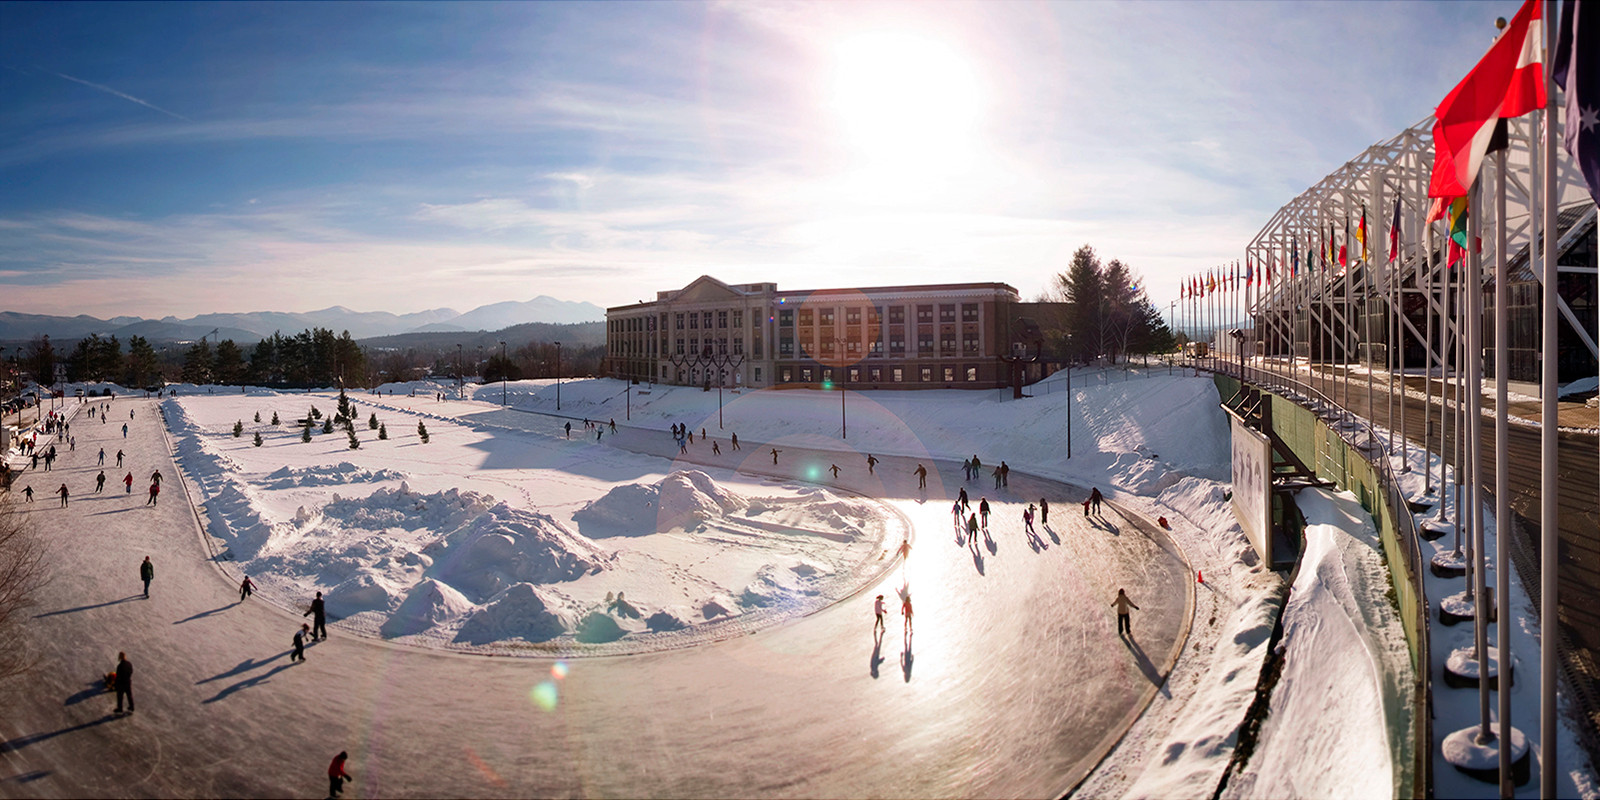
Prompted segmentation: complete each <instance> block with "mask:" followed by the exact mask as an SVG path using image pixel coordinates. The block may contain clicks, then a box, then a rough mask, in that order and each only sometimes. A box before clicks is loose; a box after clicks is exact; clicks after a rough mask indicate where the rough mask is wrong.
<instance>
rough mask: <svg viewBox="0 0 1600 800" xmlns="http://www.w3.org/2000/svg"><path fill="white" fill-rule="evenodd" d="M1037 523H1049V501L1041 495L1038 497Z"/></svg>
mask: <svg viewBox="0 0 1600 800" xmlns="http://www.w3.org/2000/svg"><path fill="white" fill-rule="evenodd" d="M1039 524H1040V525H1049V524H1050V501H1049V500H1046V499H1044V498H1043V497H1041V498H1039Z"/></svg>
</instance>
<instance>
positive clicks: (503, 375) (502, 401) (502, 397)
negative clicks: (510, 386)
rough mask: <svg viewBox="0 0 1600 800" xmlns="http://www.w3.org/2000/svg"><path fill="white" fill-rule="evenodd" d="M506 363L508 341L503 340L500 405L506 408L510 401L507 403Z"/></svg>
mask: <svg viewBox="0 0 1600 800" xmlns="http://www.w3.org/2000/svg"><path fill="white" fill-rule="evenodd" d="M506 363H507V362H506V343H505V342H501V343H500V406H501V407H502V408H504V407H505V406H506V405H508V403H506Z"/></svg>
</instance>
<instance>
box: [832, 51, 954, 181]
mask: <svg viewBox="0 0 1600 800" xmlns="http://www.w3.org/2000/svg"><path fill="white" fill-rule="evenodd" d="M829 88H830V91H829V98H830V103H829V105H830V106H831V110H832V111H833V112H834V113H835V114H836V115H837V117H838V122H839V124H840V126H841V128H842V131H843V133H844V137H845V140H846V142H847V143H848V144H849V146H850V147H851V149H852V150H854V151H855V152H856V154H857V155H858V156H859V157H860V158H861V159H862V160H863V162H864V163H863V166H865V167H868V168H870V169H874V170H880V171H887V172H889V173H905V174H907V175H908V176H909V174H912V173H920V174H928V172H932V173H939V174H948V173H949V172H950V171H951V170H952V169H959V168H961V167H963V166H964V165H966V164H968V163H970V159H971V156H972V148H973V147H974V146H975V144H976V141H975V140H976V138H977V129H978V124H979V122H980V118H981V112H982V103H981V95H980V92H979V86H978V80H977V78H976V76H975V75H974V72H973V69H972V65H971V63H970V61H969V60H968V59H967V58H966V57H964V56H963V55H962V54H961V53H960V52H959V51H957V50H956V49H955V48H954V47H951V46H950V45H949V44H946V43H944V42H941V41H937V40H934V39H929V38H925V37H922V36H917V35H914V34H910V33H900V32H877V33H864V34H858V35H855V36H852V37H850V38H847V39H843V40H841V41H840V42H838V44H837V45H835V47H834V51H833V70H832V74H831V86H830V87H829Z"/></svg>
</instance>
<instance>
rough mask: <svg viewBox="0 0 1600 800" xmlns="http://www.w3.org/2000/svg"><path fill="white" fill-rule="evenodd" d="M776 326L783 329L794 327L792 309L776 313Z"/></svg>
mask: <svg viewBox="0 0 1600 800" xmlns="http://www.w3.org/2000/svg"><path fill="white" fill-rule="evenodd" d="M778 324H779V325H783V326H785V327H794V309H792V308H785V309H781V310H779V311H778Z"/></svg>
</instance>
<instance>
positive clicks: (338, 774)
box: [328, 750, 355, 798]
mask: <svg viewBox="0 0 1600 800" xmlns="http://www.w3.org/2000/svg"><path fill="white" fill-rule="evenodd" d="M349 758H350V754H349V753H346V752H345V751H343V750H340V751H339V755H336V756H334V757H333V763H331V764H329V765H328V797H330V798H336V797H338V796H339V795H341V794H344V782H345V781H353V780H355V778H352V777H350V773H348V772H345V771H344V762H345V761H346V760H347V759H349Z"/></svg>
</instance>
